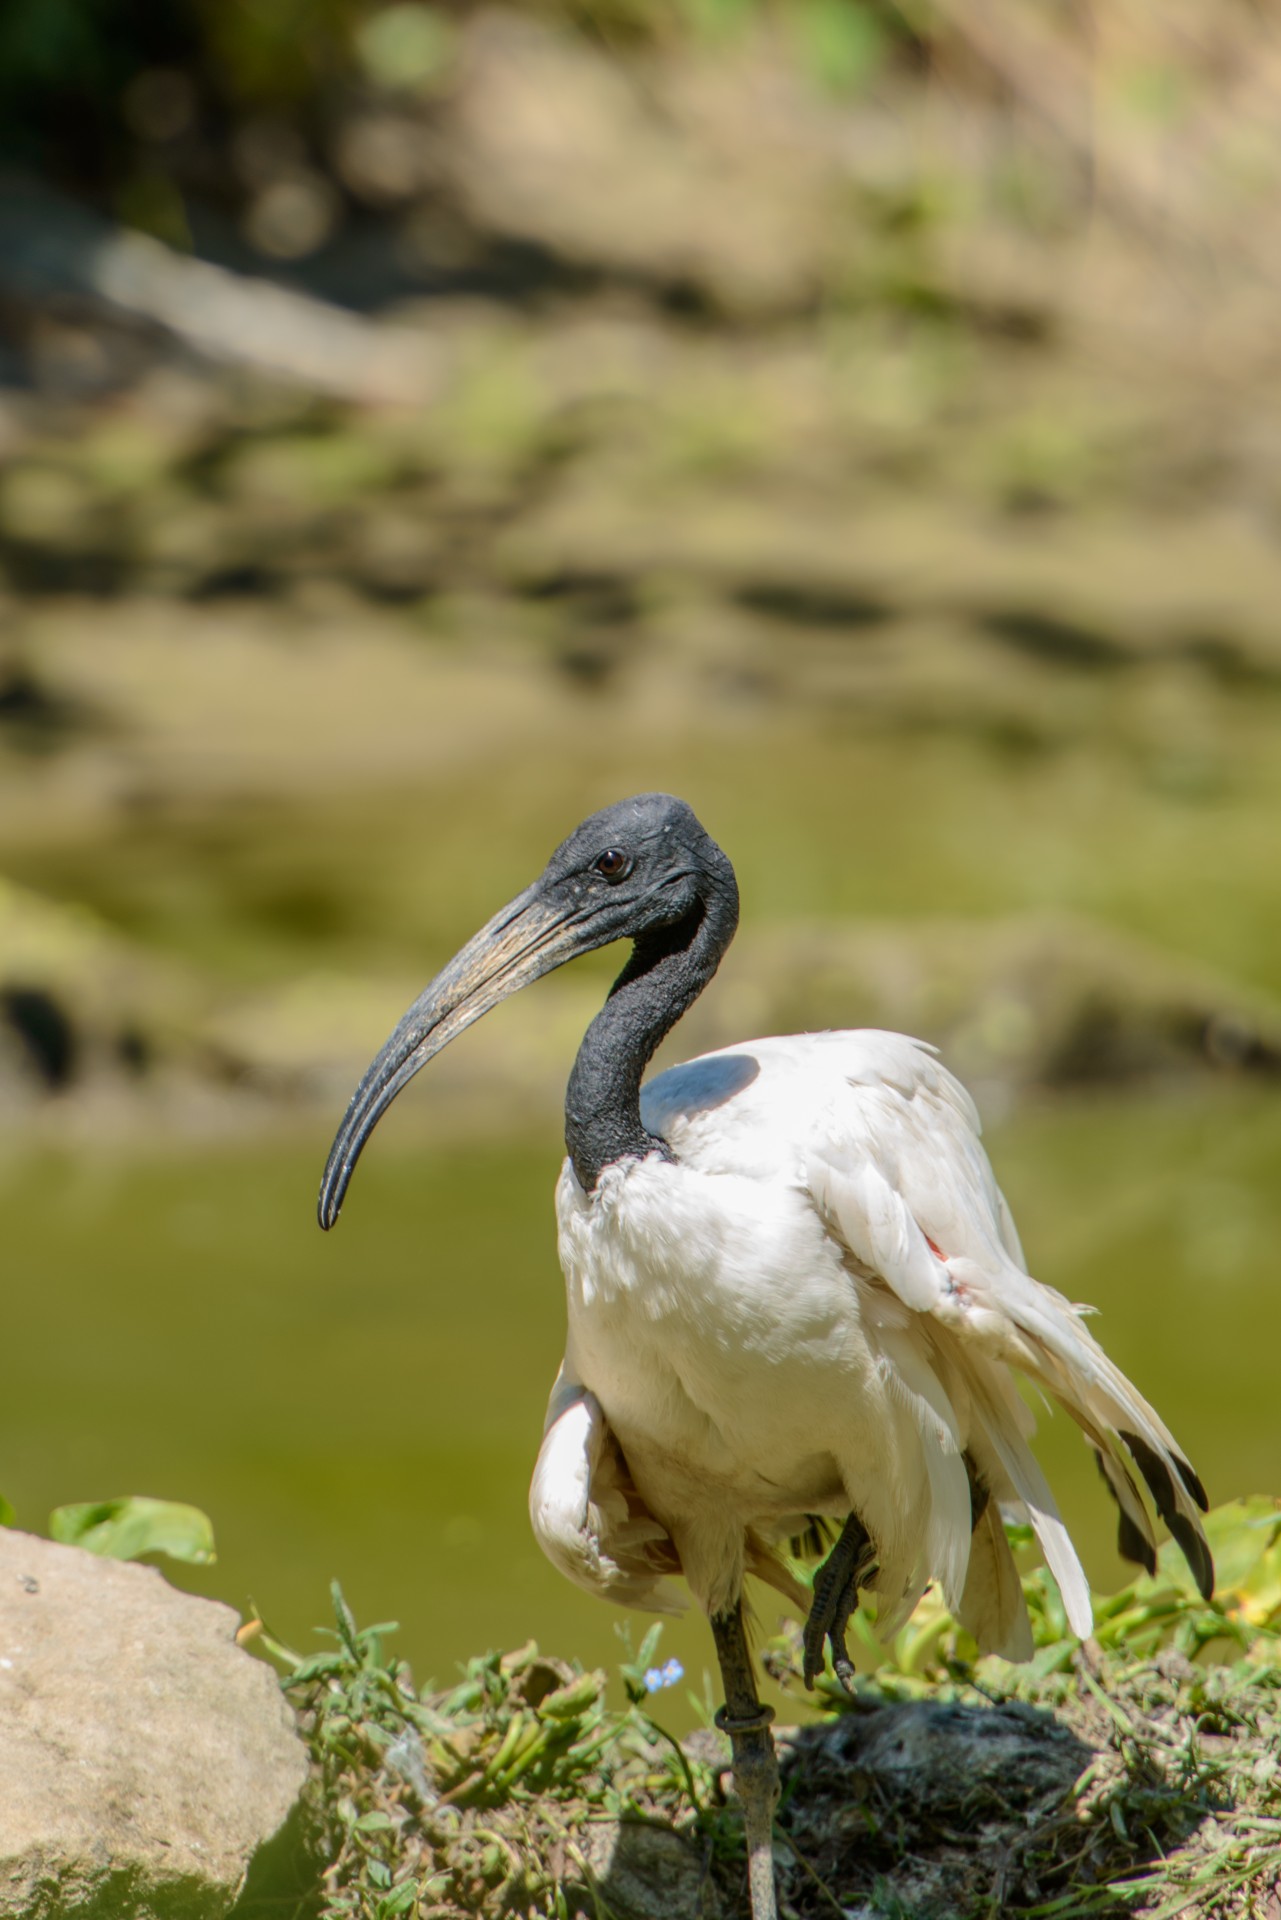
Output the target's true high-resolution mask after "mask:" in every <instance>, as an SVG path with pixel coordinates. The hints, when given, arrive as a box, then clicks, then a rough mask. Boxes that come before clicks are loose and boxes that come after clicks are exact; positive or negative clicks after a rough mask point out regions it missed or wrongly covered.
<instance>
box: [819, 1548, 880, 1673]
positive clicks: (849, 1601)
mask: <svg viewBox="0 0 1281 1920" xmlns="http://www.w3.org/2000/svg"><path fill="white" fill-rule="evenodd" d="M875 1572H876V1549H875V1548H874V1547H873V1545H872V1542H871V1539H870V1537H869V1535H868V1531H867V1528H866V1527H865V1526H864V1525H863V1522H862V1521H861V1520H860V1519H859V1517H858V1515H857V1514H856V1513H852V1514H851V1515H850V1516H849V1518H848V1520H847V1521H846V1522H845V1525H844V1526H843V1527H842V1529H841V1537H840V1539H839V1540H838V1541H837V1543H836V1545H835V1546H834V1547H833V1548H832V1551H831V1552H830V1553H829V1554H828V1556H827V1558H826V1560H825V1561H824V1562H823V1564H822V1566H821V1567H820V1568H819V1569H818V1572H817V1573H816V1574H815V1575H814V1597H813V1599H812V1601H811V1602H810V1613H809V1619H808V1620H807V1621H806V1622H805V1631H804V1634H803V1636H802V1638H803V1643H804V1649H805V1659H804V1665H803V1669H802V1671H803V1673H804V1677H805V1685H806V1687H807V1688H809V1689H810V1690H811V1691H812V1690H813V1687H814V1682H815V1680H816V1679H817V1678H818V1676H819V1674H820V1673H822V1671H823V1656H824V1650H825V1647H828V1646H830V1647H831V1649H832V1670H833V1672H834V1673H835V1674H836V1677H837V1679H838V1680H839V1681H840V1683H841V1685H842V1686H843V1687H844V1689H845V1691H846V1693H853V1691H854V1662H853V1661H852V1660H851V1659H850V1656H849V1649H848V1647H847V1646H846V1644H845V1629H846V1627H847V1626H848V1624H849V1618H850V1615H851V1614H852V1613H853V1611H854V1609H855V1608H856V1607H857V1605H858V1594H859V1588H860V1587H861V1586H866V1584H867V1582H868V1581H869V1580H870V1579H871V1577H872V1575H873V1574H874V1573H875Z"/></svg>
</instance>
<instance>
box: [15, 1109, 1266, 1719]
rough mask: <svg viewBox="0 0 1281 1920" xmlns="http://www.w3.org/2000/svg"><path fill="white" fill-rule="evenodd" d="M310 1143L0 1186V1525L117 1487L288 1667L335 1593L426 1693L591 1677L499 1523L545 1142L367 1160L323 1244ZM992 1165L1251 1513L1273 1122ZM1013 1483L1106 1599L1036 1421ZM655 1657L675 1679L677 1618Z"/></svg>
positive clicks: (523, 1381) (1109, 1136) (31, 1521)
mask: <svg viewBox="0 0 1281 1920" xmlns="http://www.w3.org/2000/svg"><path fill="white" fill-rule="evenodd" d="M326 1146H327V1139H324V1140H322V1139H321V1138H320V1137H319V1136H317V1138H316V1139H314V1140H307V1141H305V1142H304V1141H289V1142H286V1143H283V1144H282V1143H280V1142H279V1141H277V1142H274V1143H262V1144H259V1145H258V1146H256V1147H253V1148H247V1147H244V1146H238V1147H237V1148H235V1149H234V1150H221V1151H217V1150H206V1151H202V1152H199V1153H196V1152H192V1151H190V1150H186V1149H184V1151H183V1153H182V1154H181V1155H178V1154H176V1153H175V1154H171V1155H167V1156H166V1155H160V1154H153V1155H151V1156H149V1157H136V1156H135V1157H124V1156H119V1157H117V1156H114V1155H112V1154H110V1153H108V1152H105V1151H98V1152H97V1153H95V1154H94V1155H92V1156H79V1157H72V1156H71V1155H69V1154H68V1155H62V1154H58V1155H54V1154H42V1155H40V1156H38V1157H30V1156H28V1157H21V1156H20V1157H15V1158H11V1159H9V1160H8V1161H7V1162H5V1163H4V1164H3V1166H2V1167H0V1198H2V1200H3V1209H4V1218H5V1221H6V1240H7V1245H8V1248H9V1260H8V1263H7V1265H8V1276H9V1277H8V1286H7V1289H6V1292H7V1303H6V1308H5V1338H4V1356H5V1358H4V1362H3V1366H4V1376H3V1394H2V1395H0V1486H3V1488H4V1490H5V1491H6V1492H7V1494H8V1496H9V1498H10V1499H11V1500H12V1501H13V1503H14V1505H15V1506H16V1508H17V1509H18V1518H19V1523H20V1524H23V1523H25V1524H28V1525H32V1526H35V1527H40V1526H42V1525H43V1524H44V1520H45V1516H46V1514H47V1512H48V1510H49V1508H50V1507H52V1506H53V1505H55V1504H57V1503H60V1502H62V1501H68V1500H79V1499H88V1498H99V1497H105V1496H109V1495H114V1494H119V1493H125V1492H139V1493H149V1494H156V1495H162V1496H168V1497H172V1498H178V1499H182V1500H189V1501H194V1502H195V1503H196V1504H197V1505H199V1506H202V1507H204V1508H205V1509H206V1510H207V1511H208V1512H209V1513H210V1514H211V1516H212V1517H213V1519H214V1522H215V1525H216V1528H217V1533H218V1540H219V1548H220V1556H219V1560H218V1563H217V1565H216V1566H215V1567H213V1568H210V1569H208V1570H207V1571H203V1572H199V1573H195V1574H192V1573H190V1572H187V1571H184V1572H183V1573H182V1574H181V1576H180V1577H181V1579H182V1580H183V1583H184V1584H188V1585H191V1586H192V1587H194V1588H196V1589H197V1590H199V1591H203V1592H207V1593H211V1594H215V1595H218V1596H220V1597H222V1598H224V1599H226V1600H228V1601H230V1602H231V1603H232V1604H233V1605H235V1606H237V1607H241V1608H248V1607H249V1605H250V1603H251V1600H252V1601H255V1602H256V1603H257V1605H258V1606H259V1607H260V1608H261V1609H262V1610H263V1612H264V1613H265V1615H266V1616H267V1618H268V1619H269V1621H270V1622H271V1624H272V1625H273V1627H274V1628H275V1630H276V1631H277V1632H278V1633H279V1634H281V1635H283V1636H284V1637H286V1638H288V1639H291V1640H292V1641H293V1642H294V1643H295V1644H299V1645H303V1646H311V1645H314V1644H315V1643H314V1640H313V1638H312V1629H313V1628H314V1627H315V1626H317V1625H319V1624H321V1623H322V1622H323V1621H324V1619H325V1618H326V1614H327V1606H328V1601H327V1588H328V1582H329V1581H330V1579H331V1578H333V1577H334V1576H337V1577H338V1578H339V1579H341V1581H342V1583H343V1585H344V1588H345V1590H346V1592H347V1594H348V1596H349V1598H350V1600H351V1602H352V1604H353V1606H354V1607H355V1609H356V1611H357V1614H358V1615H359V1616H361V1617H363V1618H364V1619H366V1620H372V1619H374V1618H380V1619H386V1618H395V1619H398V1620H400V1621H401V1622H402V1623H403V1634H402V1640H401V1644H402V1647H403V1649H404V1651H406V1652H407V1653H408V1655H409V1656H410V1658H411V1660H412V1662H413V1664H414V1667H415V1670H416V1672H417V1673H418V1675H419V1676H420V1677H421V1678H423V1679H426V1678H428V1677H429V1676H436V1677H438V1678H439V1679H441V1680H442V1681H443V1680H446V1679H448V1678H449V1677H450V1676H451V1675H452V1672H453V1668H454V1664H455V1662H456V1661H458V1660H460V1659H462V1658H464V1657H465V1656H467V1655H469V1654H471V1653H474V1652H477V1651H479V1650H481V1649H483V1648H484V1647H486V1646H489V1645H504V1646H506V1645H514V1644H517V1643H519V1642H520V1641H522V1640H524V1639H525V1638H526V1637H527V1636H528V1635H530V1634H533V1635H535V1636H537V1638H538V1639H539V1640H540V1642H541V1643H542V1644H543V1645H544V1646H546V1647H548V1648H549V1649H555V1650H556V1651H559V1652H561V1653H564V1654H573V1655H576V1656H578V1657H579V1658H581V1659H583V1660H585V1661H587V1662H592V1663H594V1662H604V1663H607V1664H612V1663H614V1662H615V1661H616V1659H617V1656H618V1643H617V1641H616V1639H615V1637H614V1623H615V1619H616V1618H622V1617H623V1616H621V1615H616V1614H615V1613H614V1611H613V1609H611V1608H608V1607H606V1606H603V1605H601V1604H600V1603H598V1602H594V1601H592V1600H590V1599H588V1598H587V1597H586V1596H583V1595H580V1594H578V1593H577V1592H576V1591H575V1590H574V1589H573V1588H571V1587H570V1586H568V1585H567V1584H566V1583H565V1582H564V1581H563V1580H562V1579H560V1577H559V1576H558V1575H557V1574H555V1573H554V1572H553V1570H552V1569H551V1568H550V1567H549V1566H548V1565H546V1564H545V1563H544V1561H543V1560H542V1558H541V1556H540V1554H539V1553H538V1551H537V1549H536V1548H535V1546H534V1543H533V1540H532V1538H531V1536H530V1532H529V1525H528V1521H527V1518H526V1513H525V1493H526V1486H527V1483H528V1476H529V1471H530V1467H531V1465H532V1462H533V1458H534V1454H535V1451H536V1448H537V1444H538V1437H539V1432H540V1425H541V1419H542V1412H543V1404H544V1399H545V1396H546V1393H547V1389H548V1387H549V1385H550V1382H551V1379H552V1376H553V1374H554V1372H555V1368H556V1365H557V1361H558V1359H559V1356H560V1351H561V1338H562V1315H563V1309H562V1302H561V1291H560V1277H559V1273H558V1270H557V1266H556V1258H555V1250H554V1238H553V1224H552V1217H551V1188H552V1183H553V1180H554V1177H555V1172H556V1166H557V1159H558V1154H557V1150H556V1143H555V1141H554V1140H553V1139H551V1138H548V1139H546V1140H543V1139H540V1140H539V1141H538V1142H537V1143H536V1144H531V1143H517V1144H511V1145H506V1146H492V1147H487V1148H483V1149H476V1148H473V1149H468V1150H466V1151H461V1150H459V1151H455V1152H452V1153H441V1152H440V1151H439V1150H438V1149H432V1150H428V1149H426V1148H424V1147H421V1146H417V1147H416V1146H414V1145H412V1144H410V1145H406V1144H405V1142H404V1140H403V1138H397V1137H396V1136H395V1135H394V1134H393V1135H391V1136H390V1137H389V1138H388V1139H387V1140H386V1141H383V1140H380V1141H379V1142H378V1143H377V1146H376V1149H374V1150H371V1152H370V1153H369V1155H368V1156H367V1158H366V1160H365V1162H364V1163H362V1166H361V1170H360V1178H359V1180H358V1182H357V1184H356V1187H355V1189H354V1190H353V1194H352V1197H351V1202H350V1204H349V1206H348V1208H347V1210H346V1212H345V1213H344V1216H343V1221H342V1226H341V1229H340V1230H339V1231H338V1232H337V1233H335V1234H333V1235H331V1236H329V1237H327V1238H325V1237H322V1236H321V1235H320V1233H319V1232H318V1231H317V1229H316V1226H315V1224H314V1216H313V1210H312V1209H313V1199H314V1191H315V1184H316V1178H317V1175H318V1172H319V1168H320V1164H321V1162H322V1160H323V1156H324V1150H325V1147H326ZM990 1146H991V1150H992V1154H993V1158H994V1160H995V1161H996V1164H997V1167H998V1171H999V1172H1000V1174H1001V1176H1002V1178H1003V1181H1004V1183H1005V1185H1006V1188H1007V1191H1008V1192H1009V1194H1010V1197H1011V1199H1012V1201H1013V1203H1014V1206H1015V1209H1016V1213H1017V1214H1018V1217H1019V1220H1020V1224H1021V1227H1022V1229H1023V1233H1024V1238H1025V1240H1026V1243H1027V1246H1028V1248H1029V1256H1030V1259H1031V1261H1032V1264H1033V1267H1034V1269H1035V1270H1036V1271H1037V1272H1038V1273H1040V1274H1041V1275H1042V1276H1043V1277H1044V1278H1045V1279H1047V1280H1050V1281H1053V1282H1054V1283H1055V1284H1056V1285H1058V1286H1059V1287H1061V1288H1063V1289H1064V1291H1066V1292H1067V1293H1068V1294H1069V1295H1070V1296H1071V1297H1072V1298H1074V1299H1084V1300H1090V1301H1093V1302H1094V1303H1096V1304H1098V1305H1099V1306H1100V1307H1101V1308H1102V1309H1103V1311H1102V1313H1101V1315H1100V1317H1099V1319H1098V1321H1096V1323H1095V1325H1096V1330H1097V1331H1098V1333H1099V1335H1100V1337H1101V1338H1102V1339H1103V1340H1104V1342H1105V1344H1106V1345H1107V1347H1108V1349H1109V1351H1110V1352H1111V1353H1112V1354H1113V1355H1114V1357H1115V1358H1116V1359H1117V1360H1118V1361H1119V1362H1120V1363H1121V1364H1122V1365H1123V1366H1124V1367H1125V1368H1126V1369H1127V1370H1128V1371H1129V1372H1130V1373H1131V1374H1132V1375H1133V1377H1134V1378H1135V1379H1136V1380H1137V1381H1138V1382H1139V1384H1140V1385H1141V1386H1142V1388H1143V1390H1144V1391H1145V1392H1146V1393H1147V1394H1149V1395H1150V1396H1151V1397H1152V1398H1153V1399H1154V1400H1155V1401H1156V1403H1157V1404H1158V1405H1159V1407H1160V1409H1161V1411H1162V1413H1163V1414H1164V1415H1165V1417H1166V1419H1167V1420H1168V1421H1169V1423H1170V1424H1171V1425H1172V1427H1173V1428H1174V1431H1175V1432H1176V1434H1177V1435H1178V1437H1179V1438H1180V1440H1181V1441H1182V1443H1183V1444H1184V1445H1185V1447H1186V1448H1187V1449H1188V1451H1189V1453H1190V1454H1191V1457H1192V1458H1193V1460H1194V1461H1195V1462H1196V1464H1197V1466H1198V1467H1199V1469H1200V1471H1201V1473H1202V1475H1203V1477H1204V1478H1205V1481H1206V1484H1207V1486H1208V1487H1209V1489H1210V1491H1211V1497H1212V1499H1214V1500H1216V1501H1218V1500H1221V1499H1226V1498H1227V1497H1229V1496H1230V1495H1232V1494H1235V1493H1239V1492H1243V1491H1248V1490H1251V1489H1263V1488H1269V1487H1275V1486H1276V1485H1277V1484H1278V1465H1279V1464H1281V1447H1278V1420H1277V1412H1276V1407H1277V1388H1276V1375H1277V1358H1276V1356H1277V1351H1278V1346H1279V1344H1281V1342H1279V1340H1278V1335H1281V1294H1279V1292H1278V1289H1277V1285H1276V1280H1275V1263H1276V1250H1277V1248H1278V1246H1281V1177H1279V1176H1281V1103H1278V1102H1277V1101H1276V1099H1275V1097H1274V1096H1272V1095H1270V1094H1267V1093H1260V1092H1258V1091H1257V1090H1251V1089H1245V1088H1242V1087H1232V1086H1230V1085H1219V1086H1217V1087H1211V1088H1209V1089H1208V1090H1207V1089H1206V1087H1204V1086H1202V1087H1200V1088H1198V1089H1191V1090H1187V1091H1184V1092H1181V1093H1179V1094H1178V1095H1177V1096H1175V1095H1166V1096H1162V1097H1159V1098H1158V1097H1156V1096H1153V1095H1148V1096H1144V1097H1139V1098H1136V1097H1130V1098H1128V1099H1120V1098H1115V1097H1109V1098H1107V1099H1103V1100H1097V1101H1093V1102H1090V1103H1088V1104H1074V1105H1070V1106H1062V1105H1060V1106H1057V1107H1054V1108H1047V1109H1045V1110H1044V1111H1038V1112H1032V1113H1030V1114H1024V1115H1022V1116H1020V1117H1019V1118H1018V1119H1017V1120H1015V1121H1011V1122H1008V1123H1006V1124H1005V1125H1004V1126H1003V1127H1002V1128H1000V1129H998V1130H996V1131H994V1133H993V1136H992V1139H991V1141H990ZM1042 1456H1043V1458H1044V1459H1045V1461H1046V1464H1047V1466H1048V1468H1049V1470H1050V1473H1051V1478H1052V1480H1053V1482H1054V1484H1055V1486H1056V1488H1057V1490H1058V1492H1059V1494H1060V1497H1061V1500H1062V1504H1063V1506H1064V1508H1065V1511H1066V1514H1067V1516H1068V1518H1069V1521H1070V1523H1071V1524H1072V1526H1073V1529H1074V1531H1075V1533H1076V1535H1077V1538H1078V1540H1079V1541H1080V1542H1081V1544H1082V1546H1083V1549H1084V1552H1085V1557H1086V1561H1087V1565H1088V1568H1089V1571H1090V1573H1091V1576H1092V1578H1093V1580H1094V1581H1095V1583H1096V1584H1097V1585H1100V1586H1102V1587H1104V1588H1107V1587H1109V1586H1111V1585H1113V1584H1115V1583H1116V1582H1117V1581H1118V1580H1119V1579H1120V1578H1121V1563H1120V1562H1119V1561H1117V1560H1116V1558H1115V1556H1114V1554H1113V1552H1112V1549H1111V1533H1112V1521H1111V1516H1110V1513H1109V1510H1108V1506H1107V1502H1106V1500H1105V1498H1104V1496H1103V1492H1102V1489H1101V1488H1100V1487H1099V1486H1098V1485H1097V1482H1096V1479H1095V1473H1094V1468H1093V1464H1092V1462H1091V1461H1090V1459H1089V1457H1088V1455H1087V1453H1086V1451H1085V1449H1084V1447H1083V1446H1082V1445H1081V1444H1080V1441H1079V1439H1078V1437H1077V1435H1076V1433H1075V1430H1074V1429H1072V1428H1070V1426H1069V1423H1068V1422H1067V1421H1066V1420H1065V1419H1064V1418H1063V1417H1062V1416H1059V1417H1058V1418H1056V1419H1047V1420H1046V1421H1045V1422H1044V1439H1043V1444H1042ZM762 1605H763V1614H764V1617H765V1618H766V1619H767V1620H770V1621H772V1619H773V1617H774V1614H773V1601H772V1599H771V1597H769V1596H762ZM634 1625H635V1626H636V1627H637V1628H638V1629H643V1625H644V1623H643V1622H642V1621H640V1620H636V1621H635V1622H634ZM666 1644H667V1646H668V1649H669V1650H670V1651H675V1652H678V1653H679V1654H680V1655H681V1657H682V1658H683V1659H684V1661H685V1664H686V1667H687V1670H688V1671H689V1672H690V1674H691V1676H694V1677H697V1676H700V1675H701V1673H702V1671H703V1669H704V1668H705V1666H706V1664H707V1662H708V1657H709V1653H710V1644H709V1641H708V1638H707V1633H706V1628H705V1627H704V1626H703V1625H702V1624H701V1623H700V1622H697V1621H686V1622H683V1623H681V1624H680V1625H678V1626H676V1627H674V1628H672V1629H669V1631H668V1638H667V1642H666ZM681 1711H682V1709H681V1708H680V1707H679V1706H677V1707H676V1708H675V1712H676V1714H677V1717H679V1715H680V1713H681Z"/></svg>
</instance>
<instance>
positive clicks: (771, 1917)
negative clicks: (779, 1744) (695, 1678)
mask: <svg viewBox="0 0 1281 1920" xmlns="http://www.w3.org/2000/svg"><path fill="white" fill-rule="evenodd" d="M712 1634H713V1636H714V1638H715V1641H716V1656H717V1658H718V1660H719V1661H720V1663H721V1680H722V1682H723V1683H724V1687H725V1705H724V1706H723V1707H722V1708H721V1710H720V1712H719V1713H718V1714H717V1716H716V1724H717V1726H718V1727H719V1728H720V1730H721V1732H722V1733H727V1734H728V1735H729V1739H730V1748H731V1750H732V1752H733V1756H734V1787H735V1791H736V1792H737V1794H738V1799H739V1805H740V1806H741V1807H742V1809H743V1826H744V1828H745V1830H746V1836H747V1876H748V1885H749V1887H750V1890H751V1897H752V1920H776V1916H777V1912H778V1909H777V1907H776V1906H775V1903H774V1809H775V1807H776V1806H777V1805H778V1757H777V1755H776V1754H775V1752H774V1736H773V1735H772V1734H771V1732H770V1723H771V1721H772V1720H773V1718H774V1709H773V1707H764V1706H762V1705H761V1702H760V1699H759V1697H758V1695H757V1692H756V1681H755V1678H754V1677H753V1674H752V1656H751V1654H750V1653H749V1652H748V1650H747V1635H746V1633H745V1632H744V1630H743V1602H742V1600H741V1599H740V1600H738V1601H736V1602H735V1604H734V1606H733V1607H731V1608H730V1609H729V1610H728V1611H727V1612H725V1613H720V1614H713V1615H712Z"/></svg>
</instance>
